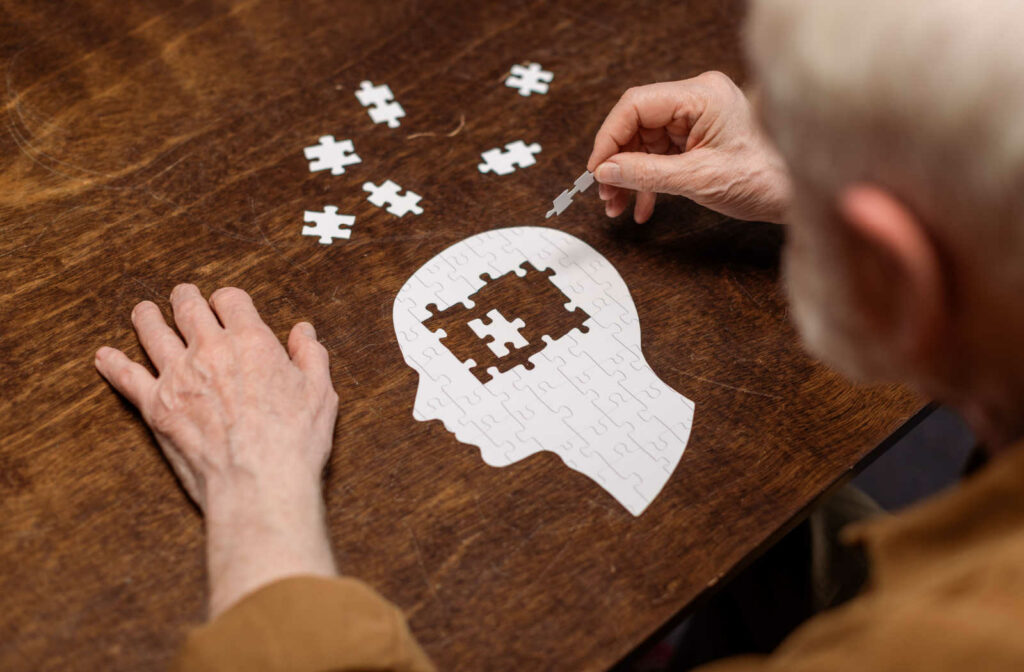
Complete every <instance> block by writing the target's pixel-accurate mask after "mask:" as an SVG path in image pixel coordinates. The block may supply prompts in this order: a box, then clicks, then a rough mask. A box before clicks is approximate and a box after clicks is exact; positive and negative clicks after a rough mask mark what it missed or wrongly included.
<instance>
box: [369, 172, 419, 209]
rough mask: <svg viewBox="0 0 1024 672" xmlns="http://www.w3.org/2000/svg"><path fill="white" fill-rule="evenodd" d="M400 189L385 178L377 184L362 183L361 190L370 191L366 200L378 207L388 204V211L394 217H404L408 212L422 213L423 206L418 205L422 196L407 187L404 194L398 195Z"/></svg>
mask: <svg viewBox="0 0 1024 672" xmlns="http://www.w3.org/2000/svg"><path fill="white" fill-rule="evenodd" d="M401 190H402V188H401V187H400V186H398V185H397V184H395V183H394V182H392V181H391V180H386V181H385V182H384V184H381V185H379V186H378V185H376V184H374V183H373V182H364V183H363V191H368V192H370V195H369V196H367V197H366V200H368V201H370V203H373V204H374V205H376V206H377V207H378V208H383V207H384V205H385V204H388V208H387V210H388V212H390V213H391V214H392V215H395V216H396V217H404V216H405V215H407V214H408V213H410V212H411V213H413V214H417V215H422V214H423V208H421V207H420V206H419V202H420V200H421V199H422V196H420V195H419V194H417V193H416V192H414V191H409V190H408V189H406V190H405V194H403V195H399V192H400V191H401Z"/></svg>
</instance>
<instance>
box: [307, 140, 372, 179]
mask: <svg viewBox="0 0 1024 672" xmlns="http://www.w3.org/2000/svg"><path fill="white" fill-rule="evenodd" d="M302 153H303V154H305V155H306V158H307V159H308V160H309V170H310V172H312V173H315V172H317V171H318V170H330V171H331V175H341V174H342V173H344V172H345V166H351V165H352V164H354V163H361V162H362V159H360V158H359V155H358V154H356V151H355V147H354V146H353V145H352V141H351V140H341V141H338V140H335V139H334V136H333V135H324V136H322V137H321V138H320V144H318V145H310V146H309V147H306V148H305V149H303V150H302Z"/></svg>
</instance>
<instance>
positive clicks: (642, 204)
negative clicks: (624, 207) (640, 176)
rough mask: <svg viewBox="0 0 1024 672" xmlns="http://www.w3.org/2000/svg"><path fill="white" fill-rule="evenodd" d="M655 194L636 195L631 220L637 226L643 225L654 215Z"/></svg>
mask: <svg viewBox="0 0 1024 672" xmlns="http://www.w3.org/2000/svg"><path fill="white" fill-rule="evenodd" d="M656 199H657V194H655V193H653V192H650V191H641V192H640V193H638V194H637V195H636V205H635V206H633V220H634V221H635V222H636V223H637V224H643V223H644V222H646V221H647V220H648V219H650V218H651V215H653V214H654V202H655V200H656Z"/></svg>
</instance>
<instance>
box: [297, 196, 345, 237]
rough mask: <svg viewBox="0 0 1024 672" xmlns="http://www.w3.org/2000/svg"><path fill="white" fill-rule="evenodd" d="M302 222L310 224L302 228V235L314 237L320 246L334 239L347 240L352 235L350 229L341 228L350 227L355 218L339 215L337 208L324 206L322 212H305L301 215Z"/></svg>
mask: <svg viewBox="0 0 1024 672" xmlns="http://www.w3.org/2000/svg"><path fill="white" fill-rule="evenodd" d="M302 221H304V222H312V225H311V226H303V227H302V235H304V236H316V237H317V238H319V239H320V243H321V244H322V245H330V244H331V243H333V242H334V241H335V240H336V239H337V240H342V239H344V240H348V238H349V237H350V236H351V235H352V229H351V228H347V229H343V228H341V227H343V226H347V227H351V226H352V225H353V224H355V223H356V218H355V216H354V215H339V214H338V206H336V205H327V206H324V209H323V212H316V211H314V210H306V211H305V212H304V213H303V215H302Z"/></svg>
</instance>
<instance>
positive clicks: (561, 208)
mask: <svg viewBox="0 0 1024 672" xmlns="http://www.w3.org/2000/svg"><path fill="white" fill-rule="evenodd" d="M593 183H594V174H593V173H592V172H590V171H589V170H585V171H583V174H582V175H580V176H579V177H577V178H576V181H575V182H573V186H572V189H568V190H566V191H563V192H562V193H560V194H559V195H558V196H556V197H555V200H554V201H552V205H553V206H554V207H553V208H552V209H550V210H548V214H547V215H545V219H547V218H548V217H551V216H552V215H561V214H562V213H563V212H565V209H566V208H568V207H569V206H570V205H572V197H573V196H575V195H576V194H579V193H581V192H584V191H586V190H587V189H589V188H590V185H592V184H593Z"/></svg>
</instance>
